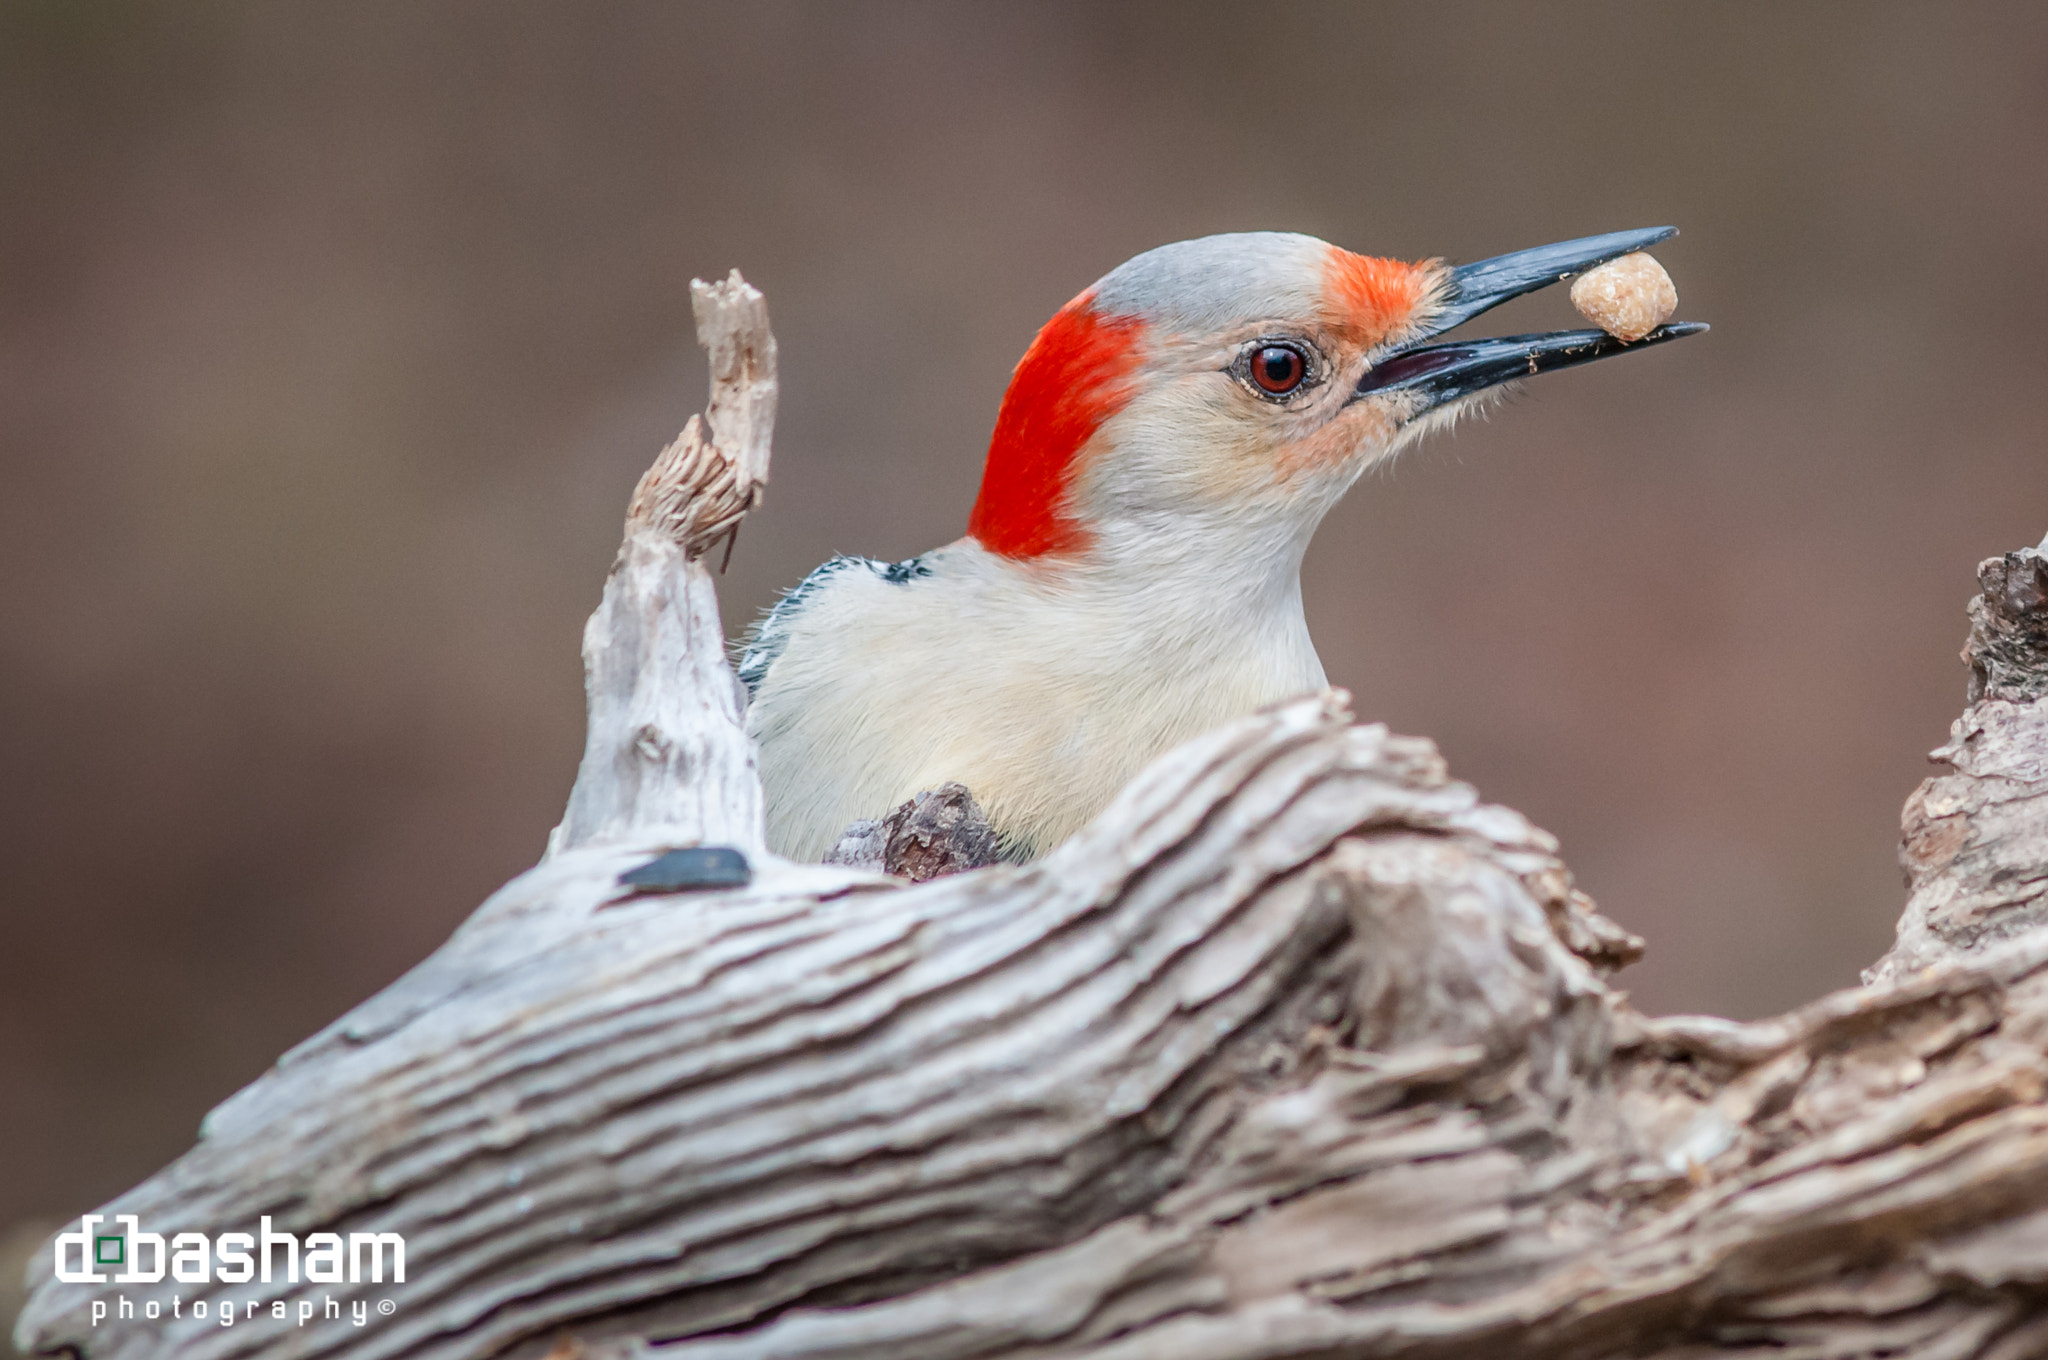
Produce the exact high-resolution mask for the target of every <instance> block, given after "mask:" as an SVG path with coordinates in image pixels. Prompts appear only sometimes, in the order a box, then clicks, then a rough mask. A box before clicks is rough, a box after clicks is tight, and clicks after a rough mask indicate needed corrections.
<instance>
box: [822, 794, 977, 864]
mask: <svg viewBox="0 0 2048 1360" xmlns="http://www.w3.org/2000/svg"><path fill="white" fill-rule="evenodd" d="M999 858H1000V856H999V855H998V854H997V844H996V833H995V828H994V827H991V826H990V825H989V824H988V818H987V816H985V815H984V814H983V812H982V810H981V804H979V803H977V802H975V801H974V795H973V794H972V793H970V792H969V791H968V788H967V786H966V785H965V784H958V783H946V784H941V785H939V787H938V788H936V789H928V790H926V791H925V792H923V793H920V794H918V795H917V796H916V797H915V798H912V799H909V800H908V801H906V802H904V803H901V804H899V805H898V806H897V807H896V808H895V809H894V810H893V811H891V812H890V813H889V815H888V816H887V817H884V818H883V819H882V820H880V821H878V822H877V821H858V822H855V823H854V824H853V825H852V826H849V827H848V828H846V830H845V831H844V832H842V833H841V834H840V837H839V842H838V844H836V845H834V846H833V847H832V850H831V852H830V853H828V854H827V855H826V856H825V863H827V864H845V865H851V866H855V867H858V868H865V869H877V870H880V871H881V872H882V873H885V874H891V875H893V876H895V877H897V878H907V879H909V880H910V881H911V882H912V883H923V882H925V881H926V880H928V879H934V878H938V877H940V876H941V875H943V874H957V873H962V872H965V871H966V870H968V869H981V868H986V867H987V866H988V865H991V864H994V863H996V862H997V860H998V859H999Z"/></svg>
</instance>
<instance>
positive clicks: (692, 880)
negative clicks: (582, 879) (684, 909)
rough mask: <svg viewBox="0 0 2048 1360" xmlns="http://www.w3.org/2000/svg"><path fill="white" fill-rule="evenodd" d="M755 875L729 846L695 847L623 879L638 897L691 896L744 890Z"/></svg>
mask: <svg viewBox="0 0 2048 1360" xmlns="http://www.w3.org/2000/svg"><path fill="white" fill-rule="evenodd" d="M753 878H754V871H753V868H752V867H751V866H749V865H748V863H747V857H746V856H745V855H743V854H741V853H740V852H739V851H737V850H735V849H733V848H732V847H731V846H729V845H693V846H690V847H688V848H687V849H683V850H671V851H669V852H668V853H667V854H665V855H661V856H658V857H656V858H654V859H651V860H649V861H647V863H645V864H643V865H641V866H640V867H639V868H637V869H628V870H627V871H626V872H625V873H623V874H620V875H619V882H620V883H621V884H622V885H623V886H625V887H628V888H631V889H633V890H634V891H635V892H636V893H662V892H688V891H690V890H691V889H694V888H744V887H746V886H747V884H748V883H750V882H752V881H753Z"/></svg>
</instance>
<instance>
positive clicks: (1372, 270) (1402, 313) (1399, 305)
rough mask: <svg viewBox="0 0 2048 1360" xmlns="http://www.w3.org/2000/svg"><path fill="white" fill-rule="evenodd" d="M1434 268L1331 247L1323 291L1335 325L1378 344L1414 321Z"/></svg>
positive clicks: (1357, 336) (1368, 342)
mask: <svg viewBox="0 0 2048 1360" xmlns="http://www.w3.org/2000/svg"><path fill="white" fill-rule="evenodd" d="M1429 274H1430V266H1429V265H1427V264H1409V263H1408V262H1407V261H1405V260H1386V259H1380V258H1378V257H1376V256H1372V255H1353V254H1352V253H1351V252H1350V251H1348V250H1339V249H1338V248H1337V247H1336V246H1331V247H1330V253H1329V255H1328V256H1326V257H1325V258H1324V260H1323V293H1324V296H1325V298H1326V299H1327V300H1328V305H1329V308H1330V311H1331V312H1332V313H1333V315H1332V316H1331V317H1330V318H1329V322H1330V325H1331V326H1332V327H1333V328H1335V329H1338V330H1343V331H1348V332H1350V333H1352V334H1353V335H1354V336H1355V337H1356V338H1357V339H1358V341H1359V342H1360V343H1362V344H1367V345H1376V344H1378V343H1379V342H1380V341H1382V340H1384V339H1386V338H1387V336H1388V335H1389V334H1391V333H1392V332H1393V331H1395V330H1396V329H1398V328H1399V327H1401V326H1404V325H1406V324H1407V323H1408V320H1409V318H1411V317H1412V316H1414V314H1415V309H1416V308H1417V307H1419V306H1421V305H1422V295H1423V292H1424V290H1425V288H1426V286H1427V284H1428V281H1429Z"/></svg>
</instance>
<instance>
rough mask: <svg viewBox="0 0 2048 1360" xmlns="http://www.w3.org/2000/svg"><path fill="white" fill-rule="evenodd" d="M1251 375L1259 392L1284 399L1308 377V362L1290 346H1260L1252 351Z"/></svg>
mask: <svg viewBox="0 0 2048 1360" xmlns="http://www.w3.org/2000/svg"><path fill="white" fill-rule="evenodd" d="M1251 374H1252V381H1253V382H1255V383H1257V384H1258V386H1259V390H1260V391H1261V392H1271V393H1272V394H1273V395H1274V396H1276V397H1284V396H1286V395H1287V394H1288V393H1289V392H1292V391H1293V390H1294V389H1295V388H1297V387H1299V386H1301V381H1302V379H1304V378H1306V377H1307V376H1308V360H1307V359H1306V358H1304V357H1303V355H1302V352H1301V351H1300V350H1298V349H1296V348H1295V347H1294V346H1292V345H1261V346H1260V347H1259V348H1258V349H1256V350H1253V351H1252V363H1251Z"/></svg>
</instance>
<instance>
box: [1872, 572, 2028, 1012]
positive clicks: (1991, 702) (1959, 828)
mask: <svg viewBox="0 0 2048 1360" xmlns="http://www.w3.org/2000/svg"><path fill="white" fill-rule="evenodd" d="M2043 548H2048V540H2044V541H2043ZM1977 579H1978V581H1979V582H1980V583H1981V584H1982V586H1983V590H1982V592H1981V593H1980V594H1979V595H1978V596H1977V597H1976V598H1975V599H1973V600H1971V601H1970V640H1969V642H1968V643H1967V644H1966V645H1965V646H1964V648H1963V663H1964V665H1966V666H1967V667H1968V668H1969V672H1970V690H1969V693H1970V707H1969V710H1968V711H1967V712H1965V713H1964V714H1963V716H1962V717H1960V718H1958V719H1956V721H1955V724H1954V726H1953V727H1952V728H1951V729H1950V731H1949V739H1948V741H1947V742H1946V743H1945V744H1944V745H1942V746H1939V747H1937V748H1935V750H1934V751H1933V752H1932V753H1931V754H1930V756H1929V758H1930V759H1932V760H1934V761H1936V762H1938V763H1941V764H1945V765H1947V766H1949V768H1950V773H1948V774H1945V775H1938V776H1936V777H1934V778H1932V779H1929V780H1927V781H1926V782H1925V783H1923V784H1921V786H1920V787H1919V788H1918V789H1916V790H1914V792H1913V796H1912V797H1911V798H1909V799H1907V800H1906V809H1905V813H1904V816H1903V818H1902V827H1901V832H1900V843H1899V864H1900V867H1901V868H1902V869H1904V870H1905V874H1906V886H1907V888H1908V890H1909V892H1910V894H1911V895H1910V896H1909V898H1908V899H1907V902H1906V910H1905V914H1904V915H1903V916H1901V917H1900V918H1899V935H1898V941H1897V943H1896V944H1895V945H1893V947H1892V950H1891V952H1890V953H1889V954H1887V955H1886V956H1885V957H1884V958H1883V959H1882V960H1880V961H1879V962H1878V963H1877V965H1876V966H1875V967H1873V968H1872V969H1871V970H1870V972H1869V974H1867V976H1868V977H1870V978H1872V979H1884V978H1891V977H1897V976H1901V975H1903V974H1905V973H1909V972H1911V971H1912V970H1914V969H1916V968H1920V967H1923V966H1925V965H1926V964H1927V963H1929V962H1932V961H1934V960H1937V959H1940V958H1944V957H1948V956H1951V955H1953V954H1955V953H1957V952H1962V951H1969V950H1974V949H1979V948H1983V947H1985V946H1988V945H1992V944H1996V943H1998V942H1999V941H2001V940H2008V939H2013V938H2017V937H2020V936H2025V935H2029V934H2031V933H2033V932H2035V931H2038V930H2040V929H2041V928H2042V927H2043V926H2044V924H2048V853H2044V849H2048V703H2043V702H2041V698H2042V696H2043V695H2044V694H2048V555H2044V553H2043V551H2042V549H2036V548H2022V549H2021V550H2020V551H2018V552H2014V553H2007V554H2005V555H2004V556H2003V557H1994V558H1991V559H1989V560H1987V561H1985V562H1984V563H1983V564H1981V565H1980V566H1979V567H1978V568H1977Z"/></svg>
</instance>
